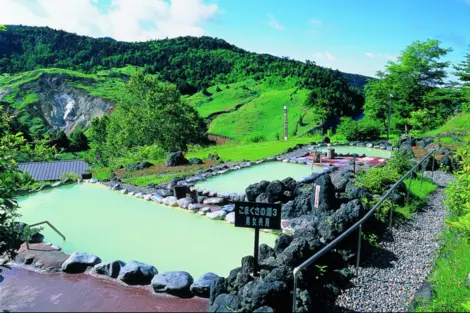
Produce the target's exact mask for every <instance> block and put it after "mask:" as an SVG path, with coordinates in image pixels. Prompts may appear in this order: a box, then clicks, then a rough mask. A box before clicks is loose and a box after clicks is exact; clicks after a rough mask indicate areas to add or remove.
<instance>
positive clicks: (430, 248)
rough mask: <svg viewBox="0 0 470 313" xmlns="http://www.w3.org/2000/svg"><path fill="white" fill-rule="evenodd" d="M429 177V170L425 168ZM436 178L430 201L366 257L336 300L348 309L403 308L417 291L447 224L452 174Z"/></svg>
mask: <svg viewBox="0 0 470 313" xmlns="http://www.w3.org/2000/svg"><path fill="white" fill-rule="evenodd" d="M425 175H426V176H428V177H430V173H429V172H426V173H425ZM433 179H434V181H435V182H436V183H437V184H438V185H439V186H440V187H439V188H438V189H437V190H436V191H435V192H434V193H433V194H432V195H431V197H430V199H429V201H428V205H427V207H426V208H424V210H423V211H422V212H419V213H417V214H416V215H415V216H414V218H413V219H412V220H411V221H409V222H406V223H404V224H401V225H400V226H399V227H398V228H393V229H392V230H391V232H388V234H387V235H385V236H384V238H383V239H382V241H381V243H380V245H381V247H380V248H379V249H377V250H376V251H375V252H374V253H373V254H372V255H371V256H370V257H369V258H368V259H367V260H363V262H362V263H361V266H360V267H359V269H358V275H357V277H355V278H354V279H352V283H353V284H354V287H353V288H350V289H348V290H346V291H345V292H344V293H343V294H342V295H340V296H339V297H338V299H337V301H336V305H337V306H338V307H339V308H342V309H344V310H345V311H351V310H352V311H359V312H397V311H398V312H403V311H405V310H406V307H407V305H408V304H409V303H410V302H411V301H412V299H413V296H414V294H415V293H416V291H417V290H418V288H419V287H420V286H421V285H422V283H423V282H424V281H425V279H426V278H427V277H428V275H429V273H430V272H431V270H432V268H433V264H434V260H435V258H436V254H437V249H438V248H439V242H438V240H437V238H438V235H439V233H440V232H441V231H442V229H443V227H444V222H443V220H444V218H445V217H446V214H447V213H446V211H445V209H444V207H443V204H442V201H443V199H444V193H443V191H444V187H445V186H446V185H447V184H448V183H449V182H451V181H452V180H453V176H452V175H450V174H447V173H444V172H435V173H434V177H433Z"/></svg>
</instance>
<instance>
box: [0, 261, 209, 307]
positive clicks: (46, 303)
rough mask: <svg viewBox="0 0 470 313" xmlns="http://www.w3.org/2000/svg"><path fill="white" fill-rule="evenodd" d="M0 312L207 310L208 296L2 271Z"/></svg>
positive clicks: (83, 278)
mask: <svg viewBox="0 0 470 313" xmlns="http://www.w3.org/2000/svg"><path fill="white" fill-rule="evenodd" d="M3 274H4V277H5V280H4V281H3V282H2V283H0V312H1V311H2V310H6V311H11V312H207V311H208V308H209V303H208V300H207V299H201V298H192V299H179V298H175V297H171V296H166V295H155V294H152V293H151V292H150V291H149V290H148V289H145V288H137V287H128V286H124V285H120V284H117V283H116V282H115V281H108V280H104V279H100V278H96V277H93V276H91V275H87V274H77V275H69V274H61V273H57V274H41V273H37V272H33V271H29V270H26V269H23V268H19V267H13V268H12V270H7V269H5V270H4V273H3Z"/></svg>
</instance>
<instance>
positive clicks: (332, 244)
mask: <svg viewBox="0 0 470 313" xmlns="http://www.w3.org/2000/svg"><path fill="white" fill-rule="evenodd" d="M435 151H436V149H434V150H432V151H431V152H429V153H428V154H426V155H425V156H424V157H423V158H422V159H421V160H420V161H419V162H418V163H417V164H416V165H415V166H413V168H411V170H409V171H408V172H407V173H406V174H405V175H403V176H402V177H401V178H400V179H399V180H398V181H397V182H396V183H395V184H393V186H392V187H391V188H390V189H389V190H388V191H387V193H385V194H384V195H383V196H382V197H381V198H380V200H379V201H378V202H377V203H376V204H375V205H374V206H373V208H372V209H371V210H369V212H367V214H366V215H364V217H362V218H361V219H360V220H359V221H358V222H356V223H355V224H354V225H352V226H351V227H349V228H348V229H347V230H346V231H345V232H343V233H342V234H341V235H339V236H338V237H336V238H335V239H334V240H333V241H332V242H330V243H329V244H327V245H326V246H325V247H323V248H322V249H321V250H320V251H318V252H317V253H315V254H314V255H313V256H311V257H310V258H309V259H308V260H306V261H304V262H303V263H302V264H300V265H299V266H297V267H296V268H294V271H293V274H294V290H293V292H292V297H293V298H292V312H295V310H296V307H297V273H298V272H299V271H301V270H302V269H304V268H305V267H307V266H309V265H310V264H312V263H313V262H315V261H316V260H317V259H318V258H319V257H321V256H322V255H324V254H325V253H327V252H328V251H330V250H331V249H333V248H334V247H335V246H336V245H337V244H338V243H339V242H341V241H342V240H343V239H344V238H346V237H347V236H348V235H349V234H351V233H352V232H353V231H355V230H356V229H358V228H359V238H358V254H357V261H356V269H357V268H358V267H359V260H360V252H361V251H360V249H361V236H362V224H363V223H364V222H365V221H367V220H368V219H369V218H370V217H371V216H372V215H373V214H374V213H375V211H376V210H377V209H378V208H379V207H380V205H381V204H382V202H384V201H385V200H386V199H387V198H388V197H389V196H390V194H391V193H392V191H394V190H395V188H397V187H398V185H399V184H400V183H402V182H403V181H404V180H405V179H406V178H407V177H408V176H409V175H410V184H409V186H408V189H407V199H408V195H409V193H410V188H411V178H412V173H413V172H414V171H415V169H416V168H417V167H418V166H420V165H421V164H422V163H423V162H424V161H425V160H426V159H427V158H428V157H429V156H431V155H433V154H434V152H435ZM434 163H435V162H434V161H433V162H432V175H433V176H434ZM423 174H424V171H423ZM392 214H393V208H390V223H389V227H391V226H392Z"/></svg>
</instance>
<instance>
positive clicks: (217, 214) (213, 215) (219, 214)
mask: <svg viewBox="0 0 470 313" xmlns="http://www.w3.org/2000/svg"><path fill="white" fill-rule="evenodd" d="M226 215H227V212H225V211H224V210H218V211H214V212H210V213H207V214H206V216H207V217H208V218H210V219H211V220H223V219H224V218H225V216H226Z"/></svg>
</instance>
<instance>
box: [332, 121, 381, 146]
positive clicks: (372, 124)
mask: <svg viewBox="0 0 470 313" xmlns="http://www.w3.org/2000/svg"><path fill="white" fill-rule="evenodd" d="M382 128H383V127H382V125H381V124H380V122H379V121H377V120H374V119H371V118H367V117H365V118H363V119H362V120H360V121H354V120H353V119H352V118H350V117H343V118H341V124H339V126H338V128H337V132H338V133H339V134H340V135H343V136H344V137H345V138H346V139H347V140H350V141H351V140H375V139H378V138H379V137H380V133H381V129H382Z"/></svg>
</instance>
